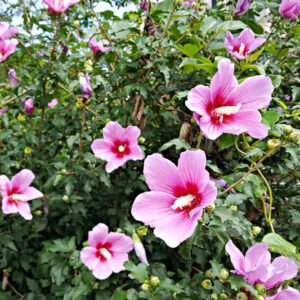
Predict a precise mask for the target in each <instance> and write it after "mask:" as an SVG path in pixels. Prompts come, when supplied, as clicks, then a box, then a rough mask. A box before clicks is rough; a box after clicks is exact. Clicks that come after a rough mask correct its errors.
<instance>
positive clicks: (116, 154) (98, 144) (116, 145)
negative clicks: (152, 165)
mask: <svg viewBox="0 0 300 300" xmlns="http://www.w3.org/2000/svg"><path fill="white" fill-rule="evenodd" d="M140 134H141V131H140V130H139V129H138V128H137V127H136V126H128V127H126V128H123V127H122V126H121V125H120V124H119V123H118V122H109V123H107V124H106V126H105V127H104V129H103V139H97V140H95V141H93V143H92V146H91V148H92V150H93V152H94V155H95V156H96V157H99V158H101V159H102V160H105V161H107V162H108V164H107V165H106V171H107V172H109V173H110V172H112V171H113V170H115V169H117V168H119V167H122V166H124V165H125V163H126V162H127V161H128V160H139V159H143V158H144V156H143V154H142V151H141V149H140V147H139V145H138V140H137V139H138V137H139V136H140Z"/></svg>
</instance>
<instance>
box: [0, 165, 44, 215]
mask: <svg viewBox="0 0 300 300" xmlns="http://www.w3.org/2000/svg"><path fill="white" fill-rule="evenodd" d="M33 180H34V174H33V173H32V172H31V171H30V170H27V169H24V170H22V171H20V172H19V173H18V174H16V175H15V176H13V178H12V179H11V180H9V179H8V178H7V177H6V176H5V175H1V176H0V190H1V196H2V211H3V213H4V214H14V213H17V212H18V213H19V214H20V215H21V216H22V217H23V218H24V219H25V220H31V219H32V214H31V212H30V206H29V204H28V201H30V200H33V199H37V198H42V197H43V194H42V193H41V192H40V191H39V190H37V189H36V188H34V187H32V186H30V184H31V183H32V181H33Z"/></svg>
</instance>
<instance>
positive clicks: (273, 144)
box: [267, 139, 280, 150]
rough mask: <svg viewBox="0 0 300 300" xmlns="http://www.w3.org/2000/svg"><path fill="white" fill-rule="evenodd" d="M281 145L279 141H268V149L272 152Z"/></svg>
mask: <svg viewBox="0 0 300 300" xmlns="http://www.w3.org/2000/svg"><path fill="white" fill-rule="evenodd" d="M279 144H280V142H279V140H278V139H271V140H268V141H267V147H268V149H270V150H272V149H274V148H276V147H277V146H278V145H279Z"/></svg>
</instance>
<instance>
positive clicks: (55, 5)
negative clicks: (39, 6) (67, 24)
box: [54, 0, 60, 9]
mask: <svg viewBox="0 0 300 300" xmlns="http://www.w3.org/2000/svg"><path fill="white" fill-rule="evenodd" d="M59 2H60V0H55V1H54V7H55V9H59Z"/></svg>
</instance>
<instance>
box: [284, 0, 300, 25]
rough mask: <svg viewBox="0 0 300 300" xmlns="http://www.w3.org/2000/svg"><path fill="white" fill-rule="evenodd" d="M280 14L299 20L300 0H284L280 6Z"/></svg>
mask: <svg viewBox="0 0 300 300" xmlns="http://www.w3.org/2000/svg"><path fill="white" fill-rule="evenodd" d="M279 12H280V14H281V15H282V16H283V17H284V18H287V19H291V20H297V16H296V15H298V14H300V1H299V0H283V1H282V2H281V4H280V8H279Z"/></svg>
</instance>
